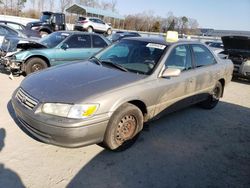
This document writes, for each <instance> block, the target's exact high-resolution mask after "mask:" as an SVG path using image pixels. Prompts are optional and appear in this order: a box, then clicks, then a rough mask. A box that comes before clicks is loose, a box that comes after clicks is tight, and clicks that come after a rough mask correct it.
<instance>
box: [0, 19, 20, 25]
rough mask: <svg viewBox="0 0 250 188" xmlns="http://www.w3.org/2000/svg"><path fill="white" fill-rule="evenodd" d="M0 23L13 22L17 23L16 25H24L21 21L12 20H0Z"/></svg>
mask: <svg viewBox="0 0 250 188" xmlns="http://www.w3.org/2000/svg"><path fill="white" fill-rule="evenodd" d="M0 23H13V24H17V25H22V26H24V25H23V24H21V23H18V22H13V21H8V20H0Z"/></svg>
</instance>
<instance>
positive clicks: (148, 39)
mask: <svg viewBox="0 0 250 188" xmlns="http://www.w3.org/2000/svg"><path fill="white" fill-rule="evenodd" d="M122 40H135V41H142V42H148V43H156V44H161V45H167V46H170V45H173V44H202V43H201V42H199V41H195V40H178V41H177V42H167V41H165V40H164V39H163V38H160V37H159V38H157V37H128V38H123V39H122ZM202 45H204V44H202Z"/></svg>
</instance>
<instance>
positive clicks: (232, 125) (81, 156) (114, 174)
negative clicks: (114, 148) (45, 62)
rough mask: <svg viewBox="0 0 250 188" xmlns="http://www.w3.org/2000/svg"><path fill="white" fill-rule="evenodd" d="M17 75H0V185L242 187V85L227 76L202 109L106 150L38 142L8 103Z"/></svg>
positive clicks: (249, 171) (246, 179)
mask: <svg viewBox="0 0 250 188" xmlns="http://www.w3.org/2000/svg"><path fill="white" fill-rule="evenodd" d="M22 79H23V77H17V78H14V80H10V79H9V78H8V76H7V75H6V74H4V73H0V85H1V86H0V128H2V129H1V131H0V132H1V133H0V187H8V188H9V187H10V188H11V187H35V188H40V187H53V188H54V187H87V188H90V187H102V188H103V187H109V188H110V187H114V188H116V187H118V188H119V187H122V188H123V187H124V188H125V187H136V188H140V187H142V188H147V187H185V188H186V187H250V84H249V83H247V82H245V83H244V82H239V81H238V82H231V83H230V84H229V85H228V87H227V88H226V89H225V94H224V98H223V99H222V100H221V102H220V103H219V104H218V106H217V107H216V108H215V109H213V110H210V111H207V110H203V109H200V108H198V107H195V106H194V107H189V108H186V109H184V110H181V111H178V112H175V113H172V114H169V115H167V116H165V117H163V118H161V119H159V120H157V121H154V122H151V123H150V124H149V125H148V126H146V127H145V129H144V130H143V132H142V134H141V136H140V137H139V139H138V141H137V143H136V144H135V145H134V146H133V147H132V148H130V149H128V150H127V151H124V152H121V153H113V152H109V151H106V150H103V149H102V148H101V147H99V146H97V145H92V146H88V147H83V148H77V149H67V148H61V147H56V146H52V145H47V144H44V143H41V142H38V141H36V140H34V139H32V138H31V137H29V136H28V135H27V134H26V133H24V132H23V131H22V130H21V129H20V128H19V126H18V125H17V124H16V123H15V121H16V120H15V119H13V117H14V115H13V110H12V108H11V105H10V103H9V100H10V97H11V94H12V92H13V91H14V89H15V88H16V87H17V86H18V85H19V84H20V82H21V81H22Z"/></svg>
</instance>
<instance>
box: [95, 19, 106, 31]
mask: <svg viewBox="0 0 250 188" xmlns="http://www.w3.org/2000/svg"><path fill="white" fill-rule="evenodd" d="M96 22H97V23H98V24H97V25H98V30H99V31H106V25H105V23H104V22H103V21H102V20H100V19H96Z"/></svg>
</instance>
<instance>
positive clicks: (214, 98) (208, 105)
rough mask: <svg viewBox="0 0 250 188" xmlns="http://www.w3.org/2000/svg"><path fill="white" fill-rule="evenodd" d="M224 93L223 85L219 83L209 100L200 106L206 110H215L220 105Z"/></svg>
mask: <svg viewBox="0 0 250 188" xmlns="http://www.w3.org/2000/svg"><path fill="white" fill-rule="evenodd" d="M222 92H223V87H222V84H221V83H220V82H219V81H218V82H217V83H216V84H215V87H214V89H213V91H212V93H211V94H210V95H209V96H208V98H207V99H206V100H205V101H202V102H201V103H199V105H200V106H201V107H202V108H204V109H212V108H214V107H215V106H216V105H217V104H218V102H219V100H220V97H221V96H222Z"/></svg>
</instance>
